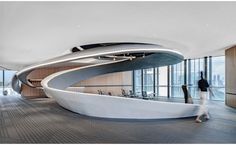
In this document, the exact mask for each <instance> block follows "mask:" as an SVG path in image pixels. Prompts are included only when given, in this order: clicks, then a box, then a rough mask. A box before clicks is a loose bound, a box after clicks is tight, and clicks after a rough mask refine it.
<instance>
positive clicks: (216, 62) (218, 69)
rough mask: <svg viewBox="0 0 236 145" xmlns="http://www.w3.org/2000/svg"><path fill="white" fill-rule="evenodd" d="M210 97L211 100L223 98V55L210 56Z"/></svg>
mask: <svg viewBox="0 0 236 145" xmlns="http://www.w3.org/2000/svg"><path fill="white" fill-rule="evenodd" d="M211 67H212V68H211V69H212V74H211V90H212V93H210V97H211V99H212V100H224V96H225V57H224V56H219V57H212V66H211Z"/></svg>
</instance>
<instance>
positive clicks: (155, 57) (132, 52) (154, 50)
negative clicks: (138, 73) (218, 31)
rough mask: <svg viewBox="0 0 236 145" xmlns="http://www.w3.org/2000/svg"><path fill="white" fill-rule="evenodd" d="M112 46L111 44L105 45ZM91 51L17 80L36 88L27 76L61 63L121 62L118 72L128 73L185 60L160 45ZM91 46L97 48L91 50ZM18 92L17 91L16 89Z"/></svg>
mask: <svg viewBox="0 0 236 145" xmlns="http://www.w3.org/2000/svg"><path fill="white" fill-rule="evenodd" d="M103 44H111V43H103ZM88 46H90V49H83V50H81V51H79V52H74V53H71V54H66V55H62V56H60V57H56V58H52V59H49V60H47V61H44V62H41V63H38V64H35V65H32V66H29V67H26V68H24V69H22V70H20V71H18V72H17V73H16V76H17V78H18V79H19V80H20V81H21V82H22V83H24V84H27V85H29V86H31V87H34V86H33V85H32V84H31V83H30V82H29V81H28V80H27V76H28V74H29V73H30V72H32V71H33V70H35V69H38V68H42V67H48V66H53V65H57V64H60V63H65V62H71V61H80V60H83V59H91V58H93V59H97V60H98V61H99V60H101V59H106V60H107V61H106V62H103V63H107V62H112V61H113V62H116V61H117V62H120V61H121V63H116V64H115V65H117V64H118V66H116V67H117V70H115V71H116V72H117V71H126V70H134V69H143V68H151V67H159V66H165V65H171V64H176V63H178V62H181V61H182V60H183V56H182V54H181V53H180V52H178V51H174V50H170V49H166V48H163V47H161V46H160V45H155V44H147V43H117V45H116V44H115V43H112V45H99V44H96V45H93V44H91V45H88ZM91 46H96V47H93V48H91ZM13 80H14V82H13V86H16V85H15V84H14V83H16V79H15V78H14V79H13ZM16 90H17V89H16Z"/></svg>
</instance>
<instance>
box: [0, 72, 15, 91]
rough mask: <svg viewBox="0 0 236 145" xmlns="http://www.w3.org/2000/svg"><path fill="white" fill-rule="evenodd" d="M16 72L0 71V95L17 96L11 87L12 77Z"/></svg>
mask: <svg viewBox="0 0 236 145" xmlns="http://www.w3.org/2000/svg"><path fill="white" fill-rule="evenodd" d="M15 73H16V71H12V70H0V95H18V93H16V92H15V91H14V90H13V89H12V87H11V81H12V77H13V76H14V75H15Z"/></svg>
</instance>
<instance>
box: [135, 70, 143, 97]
mask: <svg viewBox="0 0 236 145" xmlns="http://www.w3.org/2000/svg"><path fill="white" fill-rule="evenodd" d="M133 74H134V77H133V78H134V79H133V80H134V82H133V83H134V84H133V85H134V93H135V94H136V95H141V93H142V70H141V69H140V70H134V73H133Z"/></svg>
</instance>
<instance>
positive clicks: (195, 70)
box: [188, 58, 204, 98]
mask: <svg viewBox="0 0 236 145" xmlns="http://www.w3.org/2000/svg"><path fill="white" fill-rule="evenodd" d="M189 61H190V71H189V73H188V75H190V77H189V80H188V88H189V91H190V95H191V97H192V98H198V97H199V90H198V80H199V79H200V73H201V71H202V72H203V73H204V58H201V59H191V60H189Z"/></svg>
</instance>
